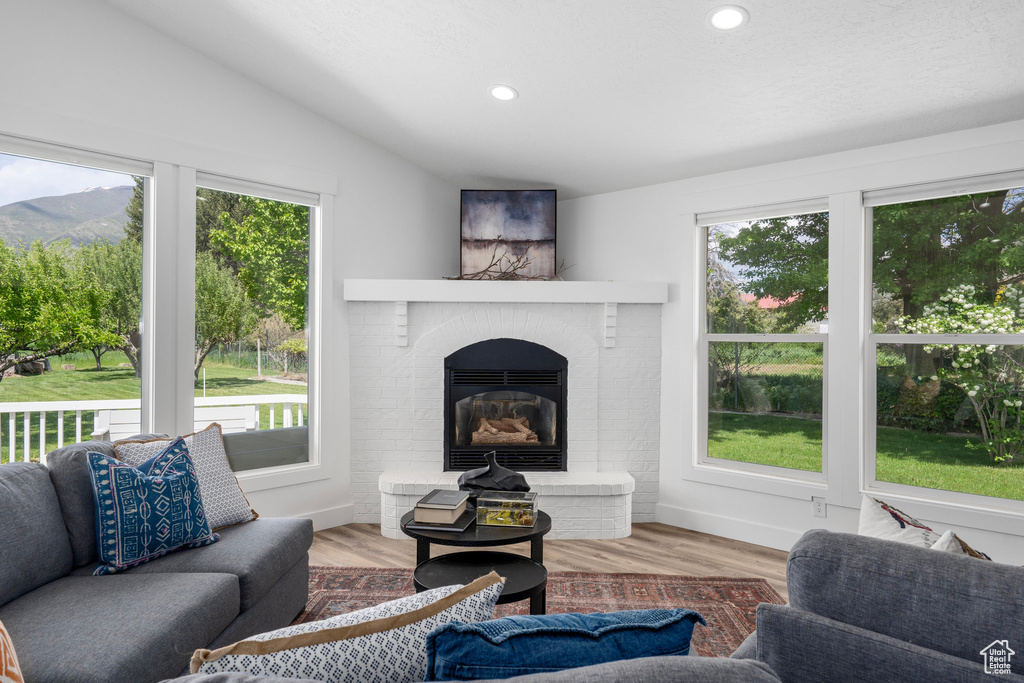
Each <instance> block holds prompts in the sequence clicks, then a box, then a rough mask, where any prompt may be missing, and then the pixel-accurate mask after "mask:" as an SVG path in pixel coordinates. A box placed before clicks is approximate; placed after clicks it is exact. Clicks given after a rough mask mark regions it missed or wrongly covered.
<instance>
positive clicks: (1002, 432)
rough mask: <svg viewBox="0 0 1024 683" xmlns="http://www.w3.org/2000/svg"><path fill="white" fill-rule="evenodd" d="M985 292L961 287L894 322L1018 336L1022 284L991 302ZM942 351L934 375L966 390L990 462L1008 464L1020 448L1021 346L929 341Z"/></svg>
mask: <svg viewBox="0 0 1024 683" xmlns="http://www.w3.org/2000/svg"><path fill="white" fill-rule="evenodd" d="M986 295H987V292H984V291H980V290H979V289H978V288H976V287H975V286H973V285H960V286H958V287H953V288H951V289H949V290H948V291H947V292H945V293H943V294H942V295H941V296H940V297H938V300H937V301H935V302H934V303H932V304H929V305H926V306H925V307H924V309H923V310H922V315H920V316H917V317H913V316H903V317H902V318H900V319H899V320H898V321H897V325H898V326H899V327H900V329H901V330H902V331H904V332H910V333H913V334H986V333H989V334H991V333H998V334H1020V333H1021V332H1024V287H1018V286H1014V285H1009V286H1007V287H1006V288H1004V289H1003V290H1002V291H1001V292H1000V294H999V296H997V297H996V300H995V301H994V302H993V303H985V302H984V301H983V300H982V299H983V297H985V296H986ZM924 350H925V351H926V352H929V353H936V354H940V353H941V354H943V355H944V356H945V357H946V360H947V361H948V362H940V363H939V369H938V371H937V373H938V374H937V375H935V376H934V377H933V379H939V378H941V379H943V380H948V381H952V382H953V383H955V384H956V385H957V386H958V387H960V388H961V389H963V391H964V392H965V393H966V394H967V400H968V401H969V402H970V405H971V408H973V410H974V414H975V416H976V417H977V418H978V423H979V425H980V426H981V447H982V448H984V449H985V451H987V452H988V455H989V458H990V459H991V461H992V462H993V463H996V464H999V465H1009V464H1011V463H1012V462H1013V461H1014V458H1016V457H1017V456H1018V455H1019V454H1021V453H1022V452H1024V421H1022V418H1024V410H1022V405H1024V350H1022V349H1021V348H1020V347H1017V346H1011V347H1005V346H1003V345H1000V344H930V345H927V346H925V347H924Z"/></svg>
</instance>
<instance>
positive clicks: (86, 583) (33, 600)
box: [0, 574, 238, 683]
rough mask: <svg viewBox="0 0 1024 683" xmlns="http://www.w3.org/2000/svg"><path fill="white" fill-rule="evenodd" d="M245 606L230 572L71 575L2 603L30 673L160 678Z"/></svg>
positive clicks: (83, 680)
mask: <svg viewBox="0 0 1024 683" xmlns="http://www.w3.org/2000/svg"><path fill="white" fill-rule="evenodd" d="M237 614H238V580H237V579H236V578H235V577H234V576H231V575H229V574H163V575H158V576H131V575H128V574H114V575H111V576H79V577H72V576H68V577H64V578H61V579H57V580H56V581H53V582H51V583H48V584H46V585H45V586H43V587H41V588H37V589H36V590H34V591H32V592H31V593H28V594H26V595H23V596H22V597H20V598H18V599H17V600H15V601H13V602H11V603H9V604H7V605H4V606H3V607H0V620H2V621H3V622H4V624H6V625H7V628H8V630H9V631H10V634H11V639H12V640H13V641H14V645H15V647H17V648H18V658H19V660H20V661H21V666H22V670H23V671H24V673H25V679H26V680H27V681H33V682H34V683H35V682H38V683H51V682H57V681H75V682H76V683H89V682H91V681H96V682H97V683H98V682H100V681H104V682H109V683H117V682H121V681H123V682H125V683H128V682H131V683H136V682H137V681H152V680H159V679H161V678H169V677H171V676H174V675H176V674H177V673H178V672H180V671H181V670H182V668H183V667H184V666H186V665H187V664H188V660H189V657H190V656H191V654H192V651H193V650H195V649H196V648H198V647H203V646H204V645H206V644H207V643H209V642H210V641H212V640H213V639H214V638H215V637H216V635H217V634H218V633H220V632H221V631H222V630H223V629H224V628H225V627H227V625H228V624H230V623H231V621H232V619H234V618H235V616H236V615H237Z"/></svg>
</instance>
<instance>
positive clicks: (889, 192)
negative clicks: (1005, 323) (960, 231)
mask: <svg viewBox="0 0 1024 683" xmlns="http://www.w3.org/2000/svg"><path fill="white" fill-rule="evenodd" d="M1016 187H1024V171H1012V172H1005V173H996V174H987V175H978V176H970V177H964V178H954V179H950V180H943V181H939V182H933V183H921V184H917V185H906V186H899V187H891V188H883V189H879V190H873V191H870V192H865V193H864V199H863V213H864V251H865V255H866V258H865V263H864V269H863V273H862V287H863V296H864V310H863V311H862V315H863V320H864V321H865V330H866V336H865V339H866V342H867V343H866V344H865V349H864V389H865V391H864V406H863V408H864V423H863V440H864V449H863V454H864V455H863V458H862V460H861V472H860V478H861V491H862V492H863V493H867V494H868V495H880V496H890V497H891V496H893V495H895V496H899V497H900V498H902V499H905V500H913V501H920V502H924V503H933V504H937V505H944V506H947V507H948V506H956V507H959V508H964V509H969V510H976V511H979V512H995V513H1007V512H1009V513H1012V514H1016V515H1024V501H1019V500H1011V499H1007V498H997V497H994V496H984V495H980V494H974V493H963V492H960V491H946V490H943V489H931V488H926V487H923V486H911V485H908V484H896V483H892V482H886V481H881V480H879V479H878V478H877V476H876V471H875V467H876V462H877V450H876V449H877V428H878V419H877V390H878V386H877V367H878V365H877V363H878V353H877V351H878V345H879V344H915V345H925V344H982V345H987V344H992V343H995V344H1000V345H1006V346H1024V334H876V333H874V332H872V331H871V320H872V306H871V305H872V287H873V284H874V265H875V263H874V223H873V209H874V207H876V206H885V205H891V204H904V203H909V202H916V201H922V200H926V199H939V198H943V197H954V196H958V195H961V194H977V193H981V192H986V191H993V192H995V191H998V190H1005V189H1011V188H1016Z"/></svg>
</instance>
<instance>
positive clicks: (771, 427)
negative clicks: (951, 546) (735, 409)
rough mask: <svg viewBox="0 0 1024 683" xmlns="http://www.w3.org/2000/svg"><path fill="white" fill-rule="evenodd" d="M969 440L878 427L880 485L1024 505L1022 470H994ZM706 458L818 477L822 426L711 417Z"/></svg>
mask: <svg viewBox="0 0 1024 683" xmlns="http://www.w3.org/2000/svg"><path fill="white" fill-rule="evenodd" d="M969 440H970V439H968V438H967V437H960V436H947V435H945V434H932V433H928V432H917V431H911V430H906V429H894V428H890V427H879V428H878V432H877V438H876V441H877V446H876V448H877V457H876V469H877V475H878V479H879V480H881V481H888V482H892V483H894V484H906V485H908V486H923V487H926V488H933V489H943V490H946V491H960V492H962V493H975V494H978V495H983V496H995V497H998V498H1009V499H1012V500H1024V466H1017V467H1008V468H1003V467H994V466H992V465H991V464H989V461H988V455H987V454H986V453H985V452H984V451H980V450H977V449H969V448H967V447H966V445H965V444H966V443H967V442H968V441H969ZM708 454H709V455H710V456H712V457H715V458H723V459H726V460H738V461H742V462H754V463H760V464H763V465H773V466H776V467H789V468H793V469H799V470H806V471H810V472H820V471H821V422H819V421H817V420H807V419H801V418H795V417H783V416H776V415H743V414H736V413H712V414H711V415H710V421H709V426H708Z"/></svg>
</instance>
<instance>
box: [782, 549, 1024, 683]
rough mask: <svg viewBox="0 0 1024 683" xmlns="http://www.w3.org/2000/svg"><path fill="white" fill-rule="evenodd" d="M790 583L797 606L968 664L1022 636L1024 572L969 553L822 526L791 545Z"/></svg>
mask: <svg viewBox="0 0 1024 683" xmlns="http://www.w3.org/2000/svg"><path fill="white" fill-rule="evenodd" d="M786 581H787V583H788V586H789V604H790V605H791V606H792V607H795V608H797V609H801V610H805V611H807V612H812V613H814V614H818V615H821V616H823V617H828V618H829V619H833V620H835V621H841V622H843V623H846V624H850V625H853V626H858V627H860V628H863V629H867V630H869V631H875V632H877V633H881V634H883V635H887V636H890V637H892V638H895V639H897V640H903V641H907V642H911V643H916V644H917V645H920V646H922V647H925V648H927V649H929V650H936V651H938V652H944V653H946V654H948V655H952V656H954V657H959V658H960V659H965V660H967V661H980V652H981V651H982V650H983V649H985V647H987V646H988V645H989V644H991V643H992V642H993V641H994V640H997V639H1002V638H1011V639H1012V638H1013V637H1014V635H1015V634H1019V633H1024V569H1021V568H1020V567H1013V566H1010V565H1006V564H1000V563H998V562H987V561H984V560H977V559H974V558H972V557H968V556H966V555H953V554H952V553H944V552H939V551H937V550H930V549H927V548H918V547H916V546H911V545H907V544H905V543H896V542H895V541H883V540H880V539H877V538H869V537H866V536H857V535H854V534H839V533H832V532H829V531H824V530H820V529H819V530H814V531H808V532H807V533H806V534H804V535H803V537H802V538H801V539H800V540H799V541H797V542H796V544H795V545H794V546H793V549H792V550H791V551H790V553H789V562H788V564H787V568H786ZM1011 664H1012V670H1013V672H1014V673H1017V674H1024V658H1014V660H1013V661H1012V662H1011Z"/></svg>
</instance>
